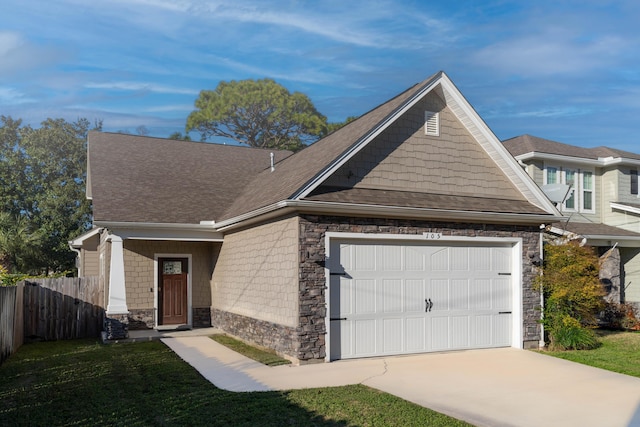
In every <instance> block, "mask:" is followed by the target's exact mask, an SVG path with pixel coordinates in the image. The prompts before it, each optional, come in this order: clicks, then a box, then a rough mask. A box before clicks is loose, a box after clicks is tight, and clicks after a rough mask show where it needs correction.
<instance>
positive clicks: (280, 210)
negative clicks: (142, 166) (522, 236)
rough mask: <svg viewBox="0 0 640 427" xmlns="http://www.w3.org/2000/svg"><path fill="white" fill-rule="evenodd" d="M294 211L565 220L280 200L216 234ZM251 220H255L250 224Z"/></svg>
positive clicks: (226, 224)
mask: <svg viewBox="0 0 640 427" xmlns="http://www.w3.org/2000/svg"><path fill="white" fill-rule="evenodd" d="M296 211H310V212H314V213H325V214H343V215H355V216H375V217H388V216H393V217H400V218H411V219H434V220H459V221H470V222H492V223H514V222H515V223H518V224H541V223H549V222H560V221H564V220H566V219H567V218H566V217H563V216H557V215H550V214H516V213H500V212H470V211H459V210H443V209H430V208H407V207H398V206H382V205H368V204H358V205H354V204H352V203H339V202H318V201H313V200H283V201H281V202H278V203H274V204H272V205H268V206H265V207H263V208H260V209H257V210H254V211H251V212H248V213H245V214H242V215H239V216H237V217H233V218H230V219H227V220H225V221H221V222H219V223H216V225H215V227H216V230H218V231H222V232H224V231H228V230H231V229H233V228H236V227H238V226H240V225H241V224H242V225H245V224H246V223H247V222H248V221H250V222H255V221H258V220H264V219H268V218H271V217H275V216H279V215H283V214H286V213H292V212H296ZM251 220H254V221H251Z"/></svg>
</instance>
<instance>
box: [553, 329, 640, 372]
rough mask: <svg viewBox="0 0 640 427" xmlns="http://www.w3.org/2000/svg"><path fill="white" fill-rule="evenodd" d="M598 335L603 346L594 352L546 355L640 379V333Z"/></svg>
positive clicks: (599, 333)
mask: <svg viewBox="0 0 640 427" xmlns="http://www.w3.org/2000/svg"><path fill="white" fill-rule="evenodd" d="M597 334H598V338H599V339H600V341H601V342H602V345H601V346H600V347H598V348H596V349H594V350H573V351H555V352H552V351H547V352H544V354H549V355H551V356H555V357H559V358H562V359H567V360H571V361H573V362H578V363H582V364H585V365H590V366H595V367H597V368H602V369H607V370H609V371H614V372H619V373H621V374H626V375H632V376H634V377H640V332H619V331H604V330H599V331H597Z"/></svg>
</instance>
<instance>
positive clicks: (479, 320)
mask: <svg viewBox="0 0 640 427" xmlns="http://www.w3.org/2000/svg"><path fill="white" fill-rule="evenodd" d="M492 318H493V316H492V315H491V314H484V315H477V316H475V318H474V324H473V340H474V342H473V343H472V345H474V346H476V347H488V346H489V345H491V337H492V334H493V322H492Z"/></svg>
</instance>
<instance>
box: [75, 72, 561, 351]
mask: <svg viewBox="0 0 640 427" xmlns="http://www.w3.org/2000/svg"><path fill="white" fill-rule="evenodd" d="M88 146H89V147H88V162H89V165H88V188H87V195H88V197H89V198H90V199H91V200H92V201H93V209H94V226H95V229H94V230H98V231H94V230H92V231H91V232H90V233H94V234H91V237H90V238H88V239H87V242H91V241H92V239H94V240H97V241H98V243H97V245H96V252H97V255H95V257H96V259H97V260H98V262H97V264H98V270H99V272H98V274H99V276H100V278H101V280H102V281H103V283H104V285H105V298H106V301H105V306H106V314H107V317H108V321H107V332H108V334H111V335H112V336H117V335H118V334H119V333H123V332H126V331H124V330H121V329H119V326H118V325H119V324H122V325H124V326H127V325H128V327H129V328H133V327H146V328H166V327H170V328H176V327H201V326H209V325H213V326H215V327H217V328H220V329H222V330H224V331H226V332H228V333H229V334H231V335H233V336H236V337H238V338H240V339H242V340H245V341H247V342H251V343H254V344H257V345H260V346H264V347H268V348H271V349H274V350H276V351H277V352H278V353H279V354H281V355H283V356H286V357H288V358H290V359H292V360H294V361H298V362H301V363H310V362H318V361H330V360H335V359H345V358H359V357H368V356H380V355H392V354H394V355H395V354H408V353H419V352H430V351H442V350H456V349H470V348H486V347H501V346H511V347H517V348H523V347H525V348H529V347H537V346H538V345H539V341H540V339H541V337H540V333H541V331H540V325H539V323H538V320H539V318H540V312H539V309H538V308H539V305H540V295H539V294H538V293H537V292H535V291H534V290H533V289H532V282H533V279H534V277H535V275H536V274H537V273H536V269H535V264H536V262H537V261H539V259H540V251H541V243H542V231H541V230H542V228H541V227H542V226H543V225H547V224H550V223H553V222H556V221H559V220H560V219H561V218H562V217H561V215H560V213H559V212H558V210H556V208H555V206H554V205H553V203H551V202H550V201H549V199H547V197H546V196H545V195H544V194H543V192H542V191H541V190H540V188H539V187H538V186H537V185H536V184H535V183H534V181H533V180H532V179H531V178H530V177H529V176H528V175H527V173H526V172H525V171H524V170H523V169H522V167H521V166H520V165H519V164H518V163H517V162H516V160H515V159H514V158H513V157H512V156H511V155H510V154H509V152H508V151H507V150H506V148H505V147H504V146H503V145H502V144H501V142H500V141H499V140H498V139H497V137H496V136H495V135H494V134H493V133H492V132H491V130H490V129H489V128H488V127H487V125H486V124H485V123H484V122H483V120H482V119H481V118H480V117H479V116H478V114H477V113H476V112H475V110H474V109H473V107H472V106H471V105H470V104H469V103H468V102H467V100H466V99H465V98H464V96H463V95H462V94H461V93H460V92H459V91H458V89H457V88H456V86H455V85H454V84H453V83H452V81H451V80H450V79H449V77H448V76H447V75H446V74H445V73H443V72H438V73H437V74H435V75H433V76H431V77H429V78H427V79H426V80H424V81H423V82H421V83H418V84H416V85H415V86H412V87H410V88H409V89H407V90H406V91H404V92H402V93H400V94H399V95H397V96H395V97H394V98H392V99H390V100H389V101H387V102H385V103H383V104H381V105H379V106H378V107H376V108H374V109H373V110H371V111H369V112H368V113H366V114H364V115H362V116H361V117H360V118H358V119H357V120H355V121H353V122H350V123H349V124H347V125H346V126H344V127H342V128H341V129H339V130H337V131H335V132H333V133H332V134H330V135H328V136H327V137H325V138H323V139H321V140H320V141H317V142H316V143H314V144H312V145H310V146H309V147H306V148H305V149H303V150H301V151H299V152H297V153H295V154H292V153H290V152H287V151H273V150H272V151H268V150H261V149H253V148H247V147H240V146H230V145H220V144H210V143H201V142H190V141H174V140H165V139H158V138H148V137H142V136H133V135H122V134H111V133H102V132H91V133H90V135H89V141H88ZM74 242H75V244H76V246H75V247H76V249H78V250H79V251H81V253H82V246H83V238H82V237H80V238H79V239H76V240H75V241H74Z"/></svg>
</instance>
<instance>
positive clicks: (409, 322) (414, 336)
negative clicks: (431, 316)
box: [405, 316, 427, 352]
mask: <svg viewBox="0 0 640 427" xmlns="http://www.w3.org/2000/svg"><path fill="white" fill-rule="evenodd" d="M425 332H426V330H425V318H424V316H421V317H410V318H408V319H406V320H405V342H406V343H407V345H406V349H407V352H417V351H426V350H427V348H426V347H425V338H426V334H425Z"/></svg>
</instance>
